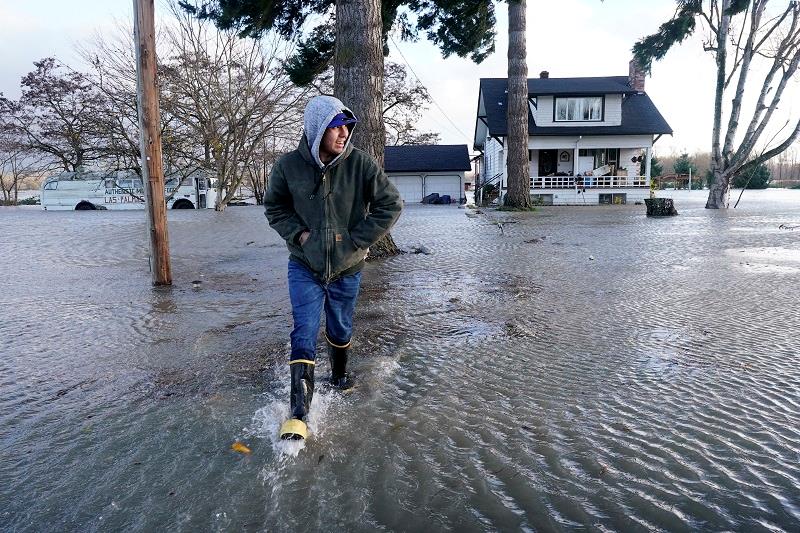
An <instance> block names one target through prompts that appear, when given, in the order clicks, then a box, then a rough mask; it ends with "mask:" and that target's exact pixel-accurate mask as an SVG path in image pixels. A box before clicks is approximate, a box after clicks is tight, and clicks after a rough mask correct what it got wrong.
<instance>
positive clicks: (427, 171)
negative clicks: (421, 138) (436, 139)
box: [384, 144, 471, 203]
mask: <svg viewBox="0 0 800 533" xmlns="http://www.w3.org/2000/svg"><path fill="white" fill-rule="evenodd" d="M384 154H385V155H384V167H385V170H386V175H387V176H388V177H389V180H390V181H391V182H392V183H394V184H395V186H396V187H397V189H398V190H399V191H400V196H401V197H402V198H403V201H404V202H409V203H413V202H421V201H422V199H423V198H424V197H425V196H427V195H429V194H433V193H438V194H439V195H440V196H443V195H449V196H450V198H451V199H452V200H453V201H454V202H460V201H463V199H464V173H465V172H467V171H469V170H471V166H470V162H469V150H468V149H467V145H466V144H421V145H403V146H387V147H386V151H385V152H384Z"/></svg>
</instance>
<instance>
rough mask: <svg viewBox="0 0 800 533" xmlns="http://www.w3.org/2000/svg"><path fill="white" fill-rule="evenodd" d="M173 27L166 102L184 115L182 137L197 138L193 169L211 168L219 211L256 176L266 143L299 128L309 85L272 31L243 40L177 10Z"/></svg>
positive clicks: (190, 158)
mask: <svg viewBox="0 0 800 533" xmlns="http://www.w3.org/2000/svg"><path fill="white" fill-rule="evenodd" d="M174 13H175V15H176V18H177V21H178V25H177V27H176V28H172V29H170V30H169V31H168V37H167V40H168V43H169V47H170V48H171V49H172V50H173V51H174V52H173V54H172V56H171V57H169V59H168V60H166V61H165V63H166V65H165V69H164V77H165V82H164V93H163V94H164V99H165V107H167V108H169V109H170V110H171V112H172V114H173V115H174V116H175V117H177V119H176V120H177V123H178V124H177V125H176V132H175V135H184V136H188V137H189V138H192V139H194V140H195V145H194V146H193V148H194V149H193V150H192V151H190V152H188V153H185V154H183V158H184V160H185V164H184V166H186V167H193V166H195V167H200V168H204V169H207V170H209V171H210V172H211V173H212V174H213V176H214V177H215V181H216V188H217V204H216V206H215V208H216V209H217V210H219V211H222V210H224V209H225V206H226V205H227V204H228V202H230V201H231V199H232V198H233V197H234V196H235V195H236V192H237V189H238V187H239V186H240V185H241V184H242V183H243V182H244V180H245V179H246V178H247V177H248V175H251V170H252V168H254V165H256V166H257V165H258V161H257V156H258V154H259V153H261V152H263V150H261V149H262V147H263V145H264V142H265V141H266V140H268V139H269V138H270V137H271V136H275V137H278V136H283V134H284V131H285V130H291V131H292V132H297V135H298V136H299V128H298V124H300V123H301V122H302V119H301V117H300V113H301V111H302V108H303V107H304V105H305V99H306V98H308V96H309V93H310V91H311V89H310V88H297V87H296V86H295V85H294V84H293V83H292V82H291V81H290V80H289V77H288V75H287V74H286V73H285V72H284V71H283V69H282V63H281V61H282V59H283V58H285V57H286V56H287V54H288V52H289V49H288V48H287V47H288V46H289V45H287V44H286V43H285V41H282V40H280V39H278V38H277V37H273V38H272V39H269V38H265V39H262V40H260V41H257V40H242V39H239V38H238V37H237V35H236V34H235V33H234V32H233V31H221V30H218V29H216V28H215V27H214V26H213V24H210V23H208V22H206V21H198V20H197V19H195V18H194V17H192V16H191V15H189V14H188V13H186V12H184V11H182V10H180V9H178V8H175V9H174Z"/></svg>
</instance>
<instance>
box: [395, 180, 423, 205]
mask: <svg viewBox="0 0 800 533" xmlns="http://www.w3.org/2000/svg"><path fill="white" fill-rule="evenodd" d="M389 181H391V182H392V183H394V186H395V187H397V190H398V191H400V197H401V198H402V199H403V201H404V202H407V203H419V202H421V201H422V176H389Z"/></svg>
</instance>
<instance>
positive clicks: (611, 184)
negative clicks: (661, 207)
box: [530, 176, 650, 189]
mask: <svg viewBox="0 0 800 533" xmlns="http://www.w3.org/2000/svg"><path fill="white" fill-rule="evenodd" d="M530 184H531V189H575V188H578V189H624V188H632V187H641V188H646V187H650V184H649V183H647V177H646V176H531V181H530Z"/></svg>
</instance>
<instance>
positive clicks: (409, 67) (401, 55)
mask: <svg viewBox="0 0 800 533" xmlns="http://www.w3.org/2000/svg"><path fill="white" fill-rule="evenodd" d="M389 40H391V41H392V44H393V45H394V48H395V50H397V53H398V54H400V57H401V58H402V59H403V62H404V63H405V64H406V66H407V67H408V69H409V70H410V71H411V73H412V74H413V75H414V77H415V78H416V79H417V81H418V82H419V84H420V85H422V87H423V88H424V89H425V90H426V91H427V92H428V96H430V99H431V101H432V102H433V105H435V106H436V108H437V109H438V110H439V112H440V113H441V114H442V115H444V118H446V119H447V121H448V122H449V123H450V124H451V125H452V126H453V129H455V131H457V132H458V133H459V134H461V135H462V136H463V137H464V139H466V140H467V144H469V143H471V142H472V138H471V137H470V136H469V135H467V134H466V133H464V132H463V131H462V130H461V128H459V127H458V126H456V123H455V122H453V120H452V119H451V118H450V117H449V116H448V115H447V113H445V111H444V109H442V106H440V105H439V102H437V101H436V99H435V98H434V97H433V95H431V93H430V91H428V87H426V86H425V84H424V83H423V82H422V80H421V79H420V77H419V76H418V75H417V73H416V72H415V71H414V67H412V66H411V63H409V62H408V60H407V59H406V56H405V55H404V54H403V51H402V50H400V47H399V46H398V45H397V42H395V40H394V37H392V36H391V35H389ZM431 118H432V117H431ZM437 123H438V122H437Z"/></svg>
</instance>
